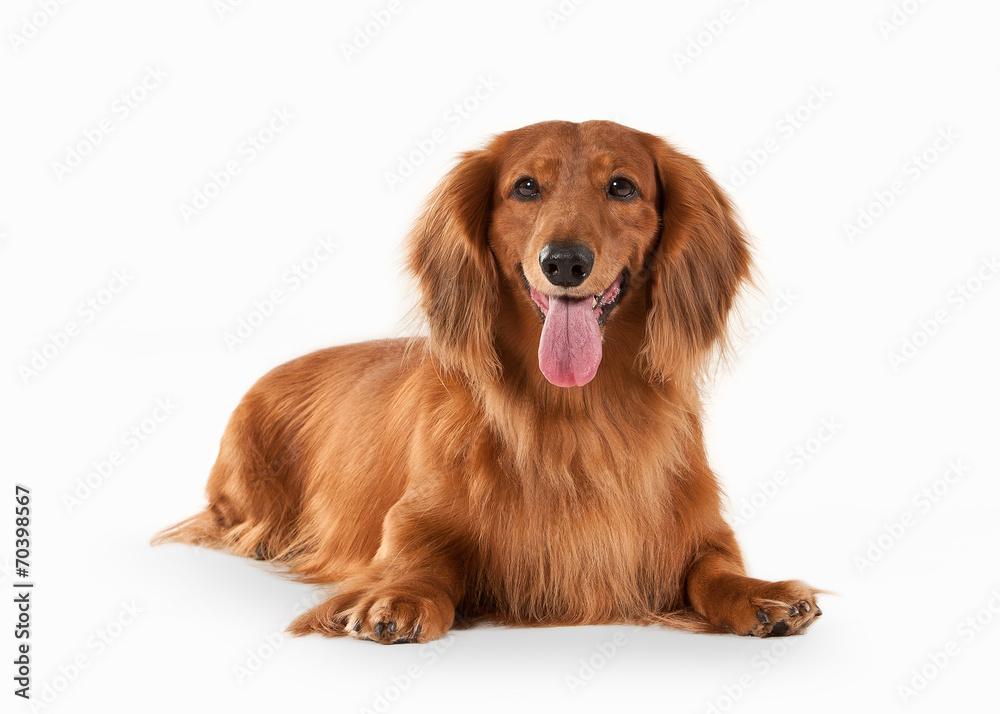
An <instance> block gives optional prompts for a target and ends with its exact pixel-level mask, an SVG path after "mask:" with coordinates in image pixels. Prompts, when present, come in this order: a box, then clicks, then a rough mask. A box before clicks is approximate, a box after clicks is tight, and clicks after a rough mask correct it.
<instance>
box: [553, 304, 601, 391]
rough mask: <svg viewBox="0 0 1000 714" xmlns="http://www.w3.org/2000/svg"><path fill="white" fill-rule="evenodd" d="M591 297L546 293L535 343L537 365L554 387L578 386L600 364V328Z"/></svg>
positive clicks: (593, 372) (595, 371) (589, 378)
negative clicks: (542, 318) (547, 306)
mask: <svg viewBox="0 0 1000 714" xmlns="http://www.w3.org/2000/svg"><path fill="white" fill-rule="evenodd" d="M593 304H594V299H593V298H589V297H588V298H581V299H571V298H565V297H556V296H554V295H550V296H549V309H548V312H547V313H546V315H545V324H544V325H543V326H542V339H541V341H540V342H539V344H538V367H539V369H541V370H542V374H544V375H545V378H546V379H547V380H549V381H550V382H552V384H554V385H556V386H557V387H582V386H583V385H585V384H586V383H587V382H589V381H590V380H592V379H593V378H594V375H595V374H597V367H598V365H600V364H601V328H600V327H598V326H597V316H596V315H594V308H593V307H592V306H593Z"/></svg>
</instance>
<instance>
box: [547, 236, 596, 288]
mask: <svg viewBox="0 0 1000 714" xmlns="http://www.w3.org/2000/svg"><path fill="white" fill-rule="evenodd" d="M538 264H539V265H540V266H542V274H543V275H544V276H545V277H546V278H548V280H549V282H550V283H552V284H553V285H558V286H559V287H561V288H575V287H576V286H577V285H579V284H580V283H582V282H583V281H584V280H586V279H587V276H588V275H590V269H591V268H593V267H594V253H593V251H592V250H590V248H588V247H587V246H585V245H583V244H582V243H549V244H548V245H546V246H545V247H544V248H542V250H541V252H540V253H539V254H538Z"/></svg>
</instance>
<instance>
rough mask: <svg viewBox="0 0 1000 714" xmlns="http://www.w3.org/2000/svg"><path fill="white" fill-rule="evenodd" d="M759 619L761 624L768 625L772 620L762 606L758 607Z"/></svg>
mask: <svg viewBox="0 0 1000 714" xmlns="http://www.w3.org/2000/svg"><path fill="white" fill-rule="evenodd" d="M757 620H758V621H760V624H762V625H767V624H769V623H770V622H771V618H770V617H768V616H767V613H766V612H764V611H763V610H761V609H760V608H757Z"/></svg>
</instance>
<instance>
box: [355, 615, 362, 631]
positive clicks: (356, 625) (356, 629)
mask: <svg viewBox="0 0 1000 714" xmlns="http://www.w3.org/2000/svg"><path fill="white" fill-rule="evenodd" d="M354 631H355V632H360V631H361V619H360V618H359V619H358V621H357V622H355V623H354Z"/></svg>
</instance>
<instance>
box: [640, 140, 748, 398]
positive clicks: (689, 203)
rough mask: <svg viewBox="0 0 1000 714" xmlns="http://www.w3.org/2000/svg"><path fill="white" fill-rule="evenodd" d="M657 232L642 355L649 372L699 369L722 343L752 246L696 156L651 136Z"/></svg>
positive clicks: (663, 375) (658, 375) (677, 373)
mask: <svg viewBox="0 0 1000 714" xmlns="http://www.w3.org/2000/svg"><path fill="white" fill-rule="evenodd" d="M650 141H651V142H652V146H651V149H652V151H653V155H654V157H655V159H656V172H657V180H658V181H659V191H660V202H661V207H660V210H661V233H660V240H659V243H658V245H657V247H656V248H655V249H654V250H655V252H654V254H653V255H652V256H651V258H650V261H649V263H648V266H649V272H650V275H649V281H650V297H649V299H650V308H649V313H648V316H647V322H646V340H645V343H644V345H643V348H642V356H643V360H644V362H645V366H646V369H647V373H648V375H649V376H650V378H652V379H654V380H657V381H666V380H668V379H670V378H678V377H682V376H684V375H692V374H696V373H697V372H699V371H700V370H701V369H702V368H703V367H704V365H705V363H706V359H707V357H708V355H709V351H710V350H711V349H712V348H713V347H714V346H715V345H716V344H717V343H719V341H720V340H722V341H723V343H724V341H725V336H726V323H727V320H728V317H729V311H730V309H731V308H732V306H733V302H734V300H735V298H736V296H737V293H738V292H739V291H740V288H741V287H742V286H743V285H744V284H745V283H746V282H747V281H748V280H749V278H750V274H751V270H752V266H751V256H750V250H749V246H748V243H747V239H746V236H745V234H744V231H743V228H742V226H741V225H740V222H739V219H738V218H737V216H736V213H735V211H734V209H733V207H732V205H731V203H730V201H729V198H728V197H727V196H726V194H725V192H724V191H723V190H722V188H721V187H720V186H719V185H718V184H717V183H716V182H715V180H714V179H712V177H711V176H710V175H709V174H708V172H707V171H706V170H705V168H704V167H703V166H702V165H701V163H700V162H698V161H696V160H695V159H692V158H691V157H689V156H686V155H685V154H682V153H680V152H678V151H675V150H674V149H673V148H672V147H671V146H670V145H669V144H667V142H665V141H663V140H662V139H660V138H658V137H650Z"/></svg>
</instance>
